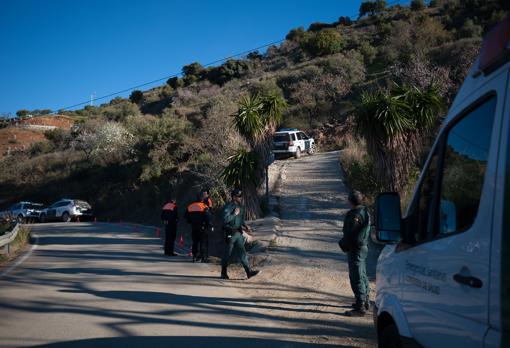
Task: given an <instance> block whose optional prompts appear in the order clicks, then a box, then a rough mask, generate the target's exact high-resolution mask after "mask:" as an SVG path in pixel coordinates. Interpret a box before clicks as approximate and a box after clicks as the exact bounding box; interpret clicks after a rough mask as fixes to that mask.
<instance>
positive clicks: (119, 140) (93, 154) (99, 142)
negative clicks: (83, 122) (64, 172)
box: [73, 122, 134, 165]
mask: <svg viewBox="0 0 510 348" xmlns="http://www.w3.org/2000/svg"><path fill="white" fill-rule="evenodd" d="M133 145H134V136H133V134H131V133H130V132H128V131H127V129H126V128H124V127H123V126H122V125H121V124H119V123H117V122H106V123H104V124H100V125H99V126H98V127H97V128H96V129H92V130H88V129H83V130H81V131H80V133H79V134H78V136H77V137H76V138H75V139H74V140H73V147H74V149H76V150H79V151H83V153H85V155H86V156H87V158H88V159H90V160H91V161H93V162H94V163H95V164H99V165H106V164H111V163H121V162H123V161H124V160H125V159H127V158H128V157H130V156H131V155H133V153H134V152H133Z"/></svg>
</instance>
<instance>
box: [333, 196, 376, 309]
mask: <svg viewBox="0 0 510 348" xmlns="http://www.w3.org/2000/svg"><path fill="white" fill-rule="evenodd" d="M362 200H363V196H362V194H361V193H360V192H358V191H354V192H352V193H351V194H349V198H348V201H349V205H350V206H351V210H349V211H348V212H347V215H346V216H345V220H344V227H343V238H342V239H341V240H340V241H339V242H338V245H339V246H340V248H341V249H342V250H343V251H344V252H346V253H347V260H348V265H349V280H350V283H351V288H352V292H353V293H354V297H355V299H356V302H355V303H353V305H352V306H353V308H354V309H353V310H352V311H349V312H347V313H346V315H348V316H364V315H365V313H366V311H367V310H368V309H369V307H370V301H369V295H370V284H369V282H368V278H367V264H366V259H367V256H368V237H369V235H370V216H369V214H368V211H367V208H366V207H365V206H363V205H361V203H362Z"/></svg>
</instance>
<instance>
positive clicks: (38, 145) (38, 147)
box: [28, 141, 55, 157]
mask: <svg viewBox="0 0 510 348" xmlns="http://www.w3.org/2000/svg"><path fill="white" fill-rule="evenodd" d="M53 150H55V146H54V144H53V143H52V142H49V141H38V142H35V143H33V144H32V145H31V146H30V149H29V150H28V152H29V154H30V156H31V157H34V156H38V155H41V154H45V153H50V152H52V151H53Z"/></svg>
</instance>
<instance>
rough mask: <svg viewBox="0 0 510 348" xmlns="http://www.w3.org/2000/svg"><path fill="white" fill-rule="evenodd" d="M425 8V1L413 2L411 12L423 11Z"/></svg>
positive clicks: (416, 0) (414, 0)
mask: <svg viewBox="0 0 510 348" xmlns="http://www.w3.org/2000/svg"><path fill="white" fill-rule="evenodd" d="M424 8H425V1H423V0H412V1H411V10H413V11H421V10H423V9H424Z"/></svg>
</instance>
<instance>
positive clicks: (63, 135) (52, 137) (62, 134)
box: [44, 128, 70, 149]
mask: <svg viewBox="0 0 510 348" xmlns="http://www.w3.org/2000/svg"><path fill="white" fill-rule="evenodd" d="M44 137H45V138H46V139H48V141H49V142H50V143H51V144H52V145H53V147H54V148H56V149H63V148H66V147H67V146H68V145H69V141H70V133H69V131H67V130H64V129H62V128H55V129H51V130H47V131H46V132H44Z"/></svg>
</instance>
